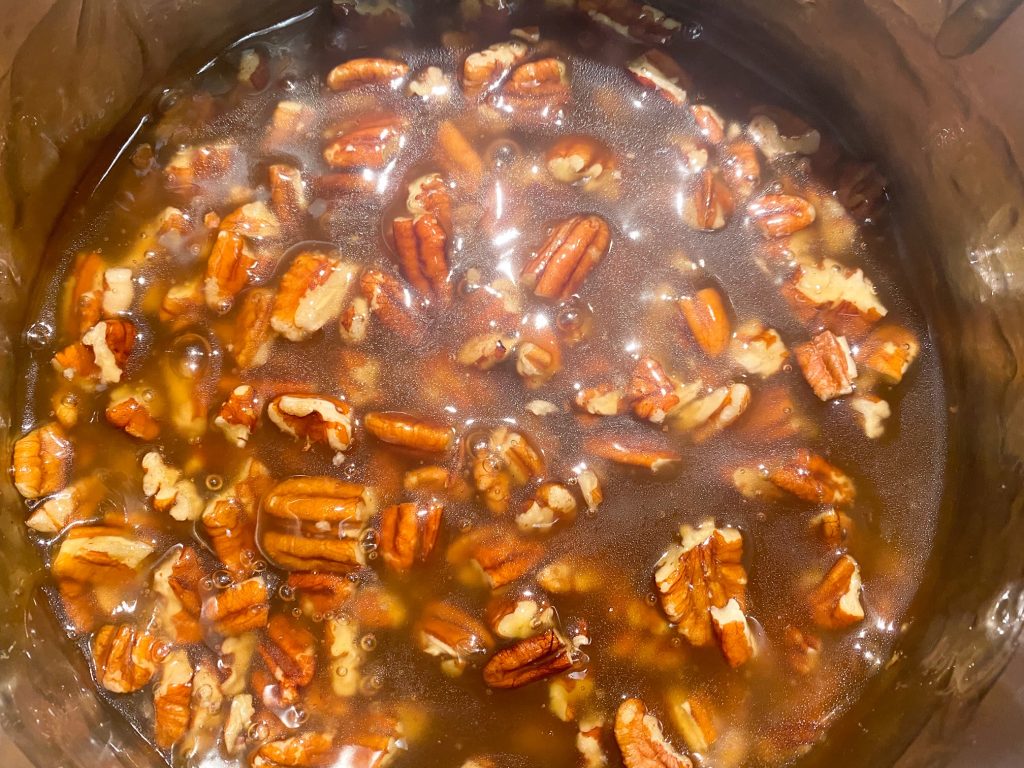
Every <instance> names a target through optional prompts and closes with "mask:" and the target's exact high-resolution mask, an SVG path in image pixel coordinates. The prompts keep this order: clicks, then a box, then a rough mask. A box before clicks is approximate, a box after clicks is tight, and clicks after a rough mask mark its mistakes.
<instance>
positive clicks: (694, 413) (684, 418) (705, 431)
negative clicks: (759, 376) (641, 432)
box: [672, 384, 750, 443]
mask: <svg viewBox="0 0 1024 768" xmlns="http://www.w3.org/2000/svg"><path fill="white" fill-rule="evenodd" d="M749 405H750V387H748V386H747V385H746V384H727V385H726V386H723V387H719V388H718V389H716V390H714V391H712V392H710V393H709V394H707V395H706V396H704V397H701V398H698V399H696V400H693V401H692V402H689V403H687V404H686V405H685V406H683V407H682V408H681V409H680V410H679V411H678V412H677V413H676V414H675V415H674V417H673V420H672V423H673V426H676V427H678V428H679V429H683V430H686V431H692V433H693V439H694V441H695V442H698V443H701V442H704V441H705V440H707V439H708V438H710V437H712V436H714V435H715V434H717V433H718V432H720V431H721V430H723V429H725V428H726V427H728V426H729V425H730V424H732V423H733V422H734V421H736V419H738V418H739V417H740V416H742V415H743V413H744V411H746V410H747V407H748V406H749Z"/></svg>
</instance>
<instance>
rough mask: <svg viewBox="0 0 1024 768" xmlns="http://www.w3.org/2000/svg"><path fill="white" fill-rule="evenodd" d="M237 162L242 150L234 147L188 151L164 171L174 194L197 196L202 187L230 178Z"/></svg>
mask: <svg viewBox="0 0 1024 768" xmlns="http://www.w3.org/2000/svg"><path fill="white" fill-rule="evenodd" d="M237 161H238V147H237V146H236V145H234V144H227V143H221V144H208V145H204V146H199V147H185V148H184V149H180V150H179V151H178V152H177V153H175V155H174V156H173V157H172V158H171V159H170V161H169V162H168V163H167V165H166V166H165V167H164V177H165V180H166V182H167V186H168V187H169V188H170V189H171V190H173V191H175V192H183V193H184V192H188V193H194V192H195V191H196V187H197V186H198V185H199V184H201V183H203V182H209V181H215V180H218V179H220V178H223V177H224V176H226V175H227V174H228V173H229V172H230V171H231V168H232V167H236V166H237Z"/></svg>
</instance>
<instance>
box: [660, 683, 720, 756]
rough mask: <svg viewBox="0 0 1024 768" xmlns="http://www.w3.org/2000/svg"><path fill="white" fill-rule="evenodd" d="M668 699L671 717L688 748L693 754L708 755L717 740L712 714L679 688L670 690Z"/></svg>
mask: <svg viewBox="0 0 1024 768" xmlns="http://www.w3.org/2000/svg"><path fill="white" fill-rule="evenodd" d="M666 698H667V699H668V705H669V717H670V718H671V719H672V724H673V725H674V726H675V728H676V731H677V732H678V733H679V735H680V736H682V737H683V741H684V742H685V743H686V746H687V747H688V748H689V749H690V751H692V752H697V753H701V754H707V751H708V750H709V749H710V748H711V745H712V744H714V742H715V740H716V738H717V734H716V733H715V726H714V723H713V722H712V720H711V713H710V712H709V711H708V710H707V708H706V707H705V706H704V705H703V704H702V703H701V702H700V701H699V700H698V699H696V698H695V697H693V696H687V695H686V694H685V693H683V692H682V691H681V690H679V689H678V688H673V689H671V690H669V692H668V695H667V696H666Z"/></svg>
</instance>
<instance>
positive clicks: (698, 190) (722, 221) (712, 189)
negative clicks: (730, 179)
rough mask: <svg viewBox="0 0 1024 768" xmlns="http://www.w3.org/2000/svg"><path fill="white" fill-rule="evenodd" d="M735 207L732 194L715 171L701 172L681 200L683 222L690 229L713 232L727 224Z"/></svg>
mask: <svg viewBox="0 0 1024 768" xmlns="http://www.w3.org/2000/svg"><path fill="white" fill-rule="evenodd" d="M735 209H736V205H735V202H734V200H733V196H732V192H730V191H729V187H728V186H726V184H725V182H724V181H722V178H721V176H719V174H718V173H717V172H715V171H711V170H703V171H701V172H700V174H699V175H698V176H697V180H696V181H695V182H694V183H693V184H692V185H691V187H690V189H689V190H688V191H687V194H686V196H685V198H684V200H683V208H682V211H681V214H682V218H683V221H684V222H685V223H686V224H687V226H689V227H691V228H692V229H698V230H702V231H705V232H713V231H715V230H719V229H722V228H723V227H724V226H725V225H726V224H728V223H729V218H730V217H731V216H732V214H733V211H735Z"/></svg>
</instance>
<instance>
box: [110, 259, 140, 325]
mask: <svg viewBox="0 0 1024 768" xmlns="http://www.w3.org/2000/svg"><path fill="white" fill-rule="evenodd" d="M134 297H135V288H134V286H133V284H132V271H131V270H130V269H128V268H127V267H114V268H111V269H108V270H107V271H106V272H104V273H103V316H104V317H108V318H109V317H115V316H117V315H123V314H124V313H125V312H127V311H128V310H129V309H130V308H131V306H132V299H133V298H134Z"/></svg>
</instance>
